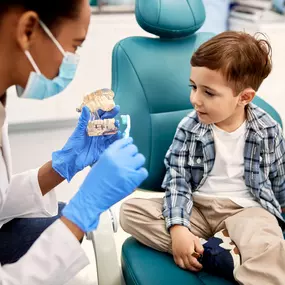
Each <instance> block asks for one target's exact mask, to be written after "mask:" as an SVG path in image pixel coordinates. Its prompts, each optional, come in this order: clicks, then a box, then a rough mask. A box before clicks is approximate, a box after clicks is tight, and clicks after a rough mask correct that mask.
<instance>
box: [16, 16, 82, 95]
mask: <svg viewBox="0 0 285 285" xmlns="http://www.w3.org/2000/svg"><path fill="white" fill-rule="evenodd" d="M39 23H40V25H41V27H42V28H43V30H44V31H45V32H46V34H47V35H48V36H49V38H50V39H51V40H52V41H53V42H54V44H55V45H56V46H57V48H58V49H59V51H60V52H61V53H62V55H63V60H62V63H61V65H60V68H59V75H58V76H57V77H55V78H54V79H52V80H51V79H48V78H46V77H45V76H44V75H43V74H42V73H41V71H40V70H39V68H38V66H37V64H36V63H35V61H34V59H33V57H32V56H31V54H30V52H29V51H27V50H26V51H25V55H26V56H27V58H28V60H29V61H30V63H31V65H32V66H33V68H34V70H35V72H34V71H33V72H31V73H30V76H29V79H28V82H27V85H26V88H22V87H21V86H18V85H17V86H16V90H17V94H18V96H19V97H21V98H30V99H38V100H43V99H46V98H49V97H52V96H54V95H57V94H58V93H60V92H62V91H63V90H64V89H65V88H66V87H67V86H68V85H69V83H70V82H71V81H72V80H73V78H74V76H75V73H76V69H77V66H78V63H79V55H77V54H74V53H70V52H65V51H64V49H63V48H62V46H61V45H60V43H59V42H58V41H57V39H56V38H55V37H54V36H53V34H52V33H51V31H50V30H49V29H48V27H47V26H46V25H45V24H44V23H43V22H42V21H39Z"/></svg>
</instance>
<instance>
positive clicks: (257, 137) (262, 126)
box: [162, 104, 285, 229]
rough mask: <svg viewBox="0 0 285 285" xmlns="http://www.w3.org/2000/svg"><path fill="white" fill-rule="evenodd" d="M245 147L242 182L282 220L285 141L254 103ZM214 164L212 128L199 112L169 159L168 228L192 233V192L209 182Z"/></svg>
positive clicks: (181, 131) (181, 129)
mask: <svg viewBox="0 0 285 285" xmlns="http://www.w3.org/2000/svg"><path fill="white" fill-rule="evenodd" d="M246 127H247V131H246V141H245V148H244V181H245V185H246V186H247V187H248V188H249V190H250V191H251V193H252V194H253V195H254V196H255V197H256V199H257V201H258V202H259V203H260V204H261V206H262V207H263V208H264V209H266V210H267V211H269V212H270V213H272V214H273V215H275V216H276V217H277V218H278V220H279V222H280V224H281V225H282V224H283V223H285V222H284V220H283V218H282V216H281V208H285V141H284V138H283V135H282V130H281V128H280V126H279V124H278V123H277V122H276V121H274V120H273V119H272V118H271V117H270V116H269V115H268V114H267V113H266V112H264V111H263V110H262V109H260V108H258V107H257V106H255V105H254V104H249V105H248V107H247V122H246ZM214 161H215V146H214V138H213V133H212V128H211V125H205V124H202V123H200V122H199V120H198V117H197V113H196V111H193V112H192V113H190V114H189V115H188V116H187V117H185V118H184V119H183V120H182V121H181V122H180V124H179V125H178V128H177V130H176V134H175V137H174V139H173V142H172V144H171V146H170V148H169V150H168V152H167V154H166V157H165V166H166V175H165V178H164V181H163V183H162V187H163V188H164V189H165V197H164V205H163V216H164V217H165V221H166V227H167V228H168V229H169V228H170V227H171V226H173V225H183V226H186V227H188V228H189V229H190V216H191V211H192V207H193V200H192V193H193V192H195V191H196V190H198V189H199V188H200V187H201V186H202V185H203V184H204V182H205V180H206V179H207V177H208V175H209V173H210V172H211V170H212V168H213V165H214Z"/></svg>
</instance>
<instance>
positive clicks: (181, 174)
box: [162, 121, 193, 230]
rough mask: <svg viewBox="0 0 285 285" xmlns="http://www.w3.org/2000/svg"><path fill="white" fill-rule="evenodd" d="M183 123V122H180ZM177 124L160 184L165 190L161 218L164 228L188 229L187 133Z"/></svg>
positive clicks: (188, 174) (189, 196)
mask: <svg viewBox="0 0 285 285" xmlns="http://www.w3.org/2000/svg"><path fill="white" fill-rule="evenodd" d="M182 122H183V121H182ZM182 122H181V123H180V124H179V126H178V128H177V130H176V134H175V137H174V139H173V142H172V145H171V146H170V148H169V150H168V152H167V154H166V157H165V161H164V163H165V166H166V175H165V177H164V181H163V183H162V188H164V189H165V197H164V205H163V216H164V218H165V222H166V228H167V229H168V230H169V229H170V227H172V226H174V225H182V226H185V227H188V228H189V229H190V214H191V210H192V206H193V201H192V192H191V185H190V179H191V176H190V167H189V165H188V158H189V146H188V142H187V140H188V139H187V133H186V132H187V131H186V130H184V129H183V128H182Z"/></svg>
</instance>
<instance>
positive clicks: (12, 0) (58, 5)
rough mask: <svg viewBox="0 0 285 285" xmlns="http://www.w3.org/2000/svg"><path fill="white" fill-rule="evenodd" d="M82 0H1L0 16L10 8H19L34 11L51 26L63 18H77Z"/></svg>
mask: <svg viewBox="0 0 285 285" xmlns="http://www.w3.org/2000/svg"><path fill="white" fill-rule="evenodd" d="M80 1H81V0H0V18H1V17H3V15H4V14H5V13H7V12H8V11H9V10H10V9H13V8H19V9H23V10H24V11H34V12H36V13H37V14H38V16H39V18H40V19H41V20H42V21H43V22H44V23H45V24H46V25H47V26H48V27H49V28H52V27H53V26H55V25H57V24H58V23H59V22H60V21H61V20H64V19H68V18H71V19H72V18H76V17H77V15H78V12H79V11H78V9H79V6H80Z"/></svg>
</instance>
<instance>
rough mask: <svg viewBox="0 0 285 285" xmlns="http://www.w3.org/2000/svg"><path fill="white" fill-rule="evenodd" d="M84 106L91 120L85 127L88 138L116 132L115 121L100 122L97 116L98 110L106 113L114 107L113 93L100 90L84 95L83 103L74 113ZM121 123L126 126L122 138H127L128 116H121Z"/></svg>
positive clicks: (129, 121) (128, 133)
mask: <svg viewBox="0 0 285 285" xmlns="http://www.w3.org/2000/svg"><path fill="white" fill-rule="evenodd" d="M84 106H87V107H88V109H89V111H90V113H91V118H90V121H89V122H88V126H87V133H88V135H89V136H106V135H112V134H116V133H117V132H118V127H117V126H116V124H115V123H116V120H115V119H104V120H101V119H100V116H99V114H98V110H99V109H100V110H103V111H105V112H108V111H111V110H112V109H113V108H114V107H115V102H114V92H113V91H112V90H110V89H100V90H97V91H95V92H93V93H91V94H88V95H86V96H85V97H84V99H83V103H82V104H81V106H80V107H79V108H77V109H76V111H77V112H81V111H82V109H83V107H84ZM121 123H122V125H125V126H126V129H125V131H124V133H123V137H129V135H130V130H131V118H130V116H129V115H121Z"/></svg>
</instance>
